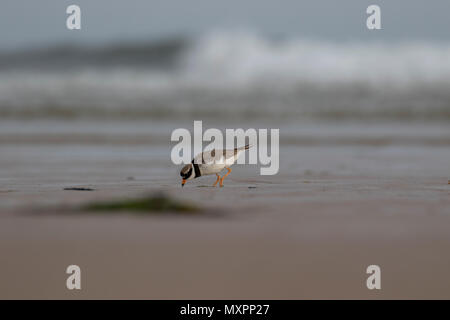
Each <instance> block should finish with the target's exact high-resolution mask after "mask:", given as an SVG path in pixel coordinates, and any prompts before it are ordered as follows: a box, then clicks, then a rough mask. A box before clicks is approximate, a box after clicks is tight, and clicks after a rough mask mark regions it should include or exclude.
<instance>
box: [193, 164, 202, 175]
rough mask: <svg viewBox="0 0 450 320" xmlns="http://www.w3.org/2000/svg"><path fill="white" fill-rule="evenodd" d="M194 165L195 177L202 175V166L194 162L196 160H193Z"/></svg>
mask: <svg viewBox="0 0 450 320" xmlns="http://www.w3.org/2000/svg"><path fill="white" fill-rule="evenodd" d="M192 165H193V166H194V171H195V178H198V177H200V176H201V175H202V174H201V173H200V168H199V167H198V164H196V163H194V161H192Z"/></svg>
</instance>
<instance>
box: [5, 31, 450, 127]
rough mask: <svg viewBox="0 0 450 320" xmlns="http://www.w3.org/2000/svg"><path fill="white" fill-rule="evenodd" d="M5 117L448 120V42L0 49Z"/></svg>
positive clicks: (216, 36) (248, 37)
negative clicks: (15, 50)
mask: <svg viewBox="0 0 450 320" xmlns="http://www.w3.org/2000/svg"><path fill="white" fill-rule="evenodd" d="M0 116H1V117H2V118H3V119H23V118H25V119H30V118H31V119H38V118H44V119H45V118H57V119H58V118H61V119H74V118H75V119H78V118H89V119H95V120H96V121H100V120H102V119H115V120H120V119H152V120H159V119H161V120H164V121H168V122H170V121H171V120H173V121H176V122H180V121H188V120H189V121H192V120H194V119H197V120H208V119H211V120H217V119H225V120H233V119H239V121H244V122H245V121H247V120H248V121H251V120H255V121H265V122H267V121H269V122H270V121H275V122H279V123H289V122H294V123H295V122H297V121H313V122H314V121H326V122H338V121H350V122H352V123H355V122H392V121H394V122H416V123H417V122H418V123H425V122H427V123H434V122H439V123H448V122H450V43H423V42H408V43H406V42H404V43H361V42H345V43H342V42H332V41H329V40H328V41H321V40H314V39H304V38H287V39H273V38H270V37H265V36H262V35H259V34H255V33H246V32H241V33H226V32H225V33H211V34H206V35H204V36H199V37H197V38H185V39H166V40H161V41H159V42H154V43H135V44H125V43H122V44H117V45H111V46H108V47H58V48H44V49H30V50H27V51H22V52H9V53H7V52H4V53H1V54H0Z"/></svg>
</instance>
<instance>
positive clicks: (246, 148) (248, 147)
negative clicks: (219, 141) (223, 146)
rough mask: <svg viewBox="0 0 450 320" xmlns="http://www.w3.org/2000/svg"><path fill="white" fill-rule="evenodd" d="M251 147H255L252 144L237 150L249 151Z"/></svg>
mask: <svg viewBox="0 0 450 320" xmlns="http://www.w3.org/2000/svg"><path fill="white" fill-rule="evenodd" d="M251 147H253V145H251V144H246V145H245V146H243V147H240V148H237V149H238V150H248V149H250V148H251Z"/></svg>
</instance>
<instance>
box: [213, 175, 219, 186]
mask: <svg viewBox="0 0 450 320" xmlns="http://www.w3.org/2000/svg"><path fill="white" fill-rule="evenodd" d="M216 176H217V180H216V182H214V184H213V187H215V186H216V184H217V182H219V180H220V176H219V175H218V174H217V173H216Z"/></svg>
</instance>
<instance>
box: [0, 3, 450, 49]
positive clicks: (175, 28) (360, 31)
mask: <svg viewBox="0 0 450 320" xmlns="http://www.w3.org/2000/svg"><path fill="white" fill-rule="evenodd" d="M70 4H77V5H79V6H80V7H81V11H82V30H80V31H69V30H67V29H66V25H65V21H66V18H67V14H66V13H65V11H66V7H67V6H68V5H70ZM370 4H378V5H379V6H380V7H381V14H382V28H383V30H380V31H368V30H367V29H366V26H365V20H366V17H367V15H366V13H365V11H366V8H367V6H368V5H370ZM449 16H450V0H432V1H426V0H370V1H368V0H310V1H302V0H270V1H269V0H220V1H218V0H177V1H175V0H120V1H119V0H71V1H67V0H33V1H30V0H1V4H0V49H14V48H20V47H34V46H48V45H56V44H61V43H70V42H72V43H73V42H76V43H82V44H92V43H96V44H103V43H111V42H119V41H123V40H127V41H136V40H145V41H150V40H154V39H160V38H164V37H167V36H179V35H195V34H199V33H205V32H208V31H210V30H228V29H231V28H239V29H250V30H255V31H258V32H261V33H266V34H270V35H275V36H291V35H295V36H306V37H315V38H322V39H335V40H337V41H341V40H353V39H357V40H365V39H369V40H390V41H398V40H411V39H413V40H414V39H417V40H428V41H441V40H443V41H446V42H450V18H449Z"/></svg>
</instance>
